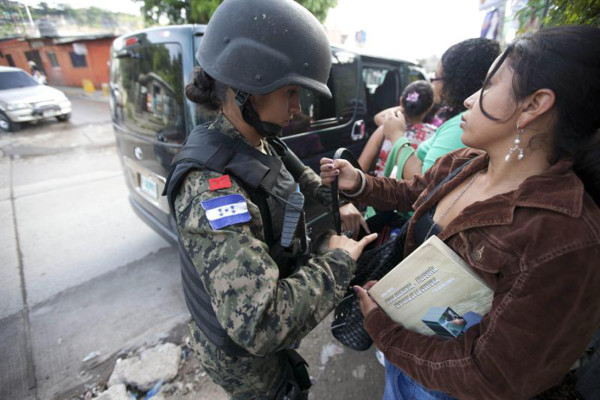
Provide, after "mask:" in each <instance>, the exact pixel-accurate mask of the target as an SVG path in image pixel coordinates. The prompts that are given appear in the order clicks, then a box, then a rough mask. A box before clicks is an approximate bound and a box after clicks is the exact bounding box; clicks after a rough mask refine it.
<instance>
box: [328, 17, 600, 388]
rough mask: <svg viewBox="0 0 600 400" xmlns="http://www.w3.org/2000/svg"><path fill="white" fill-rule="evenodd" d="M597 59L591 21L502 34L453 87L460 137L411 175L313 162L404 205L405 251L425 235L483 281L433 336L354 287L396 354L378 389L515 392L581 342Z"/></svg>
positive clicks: (598, 282) (594, 190) (593, 282)
mask: <svg viewBox="0 0 600 400" xmlns="http://www.w3.org/2000/svg"><path fill="white" fill-rule="evenodd" d="M598 71H600V29H597V28H592V27H584V26H567V27H559V28H550V29H544V30H541V31H539V32H537V33H536V34H534V35H530V36H524V37H521V38H519V39H517V40H516V41H515V42H514V43H513V44H511V45H510V46H509V47H508V48H507V49H506V51H505V52H504V53H503V54H502V55H501V56H500V57H499V58H498V59H497V60H496V62H495V63H494V65H493V66H492V67H491V71H490V73H489V74H488V77H487V78H486V81H485V82H484V85H483V88H482V89H481V91H479V92H477V93H475V94H473V95H472V96H471V97H469V98H468V99H466V100H465V106H466V107H467V109H468V111H467V112H466V113H465V115H464V116H463V122H462V124H461V127H462V128H463V130H464V133H463V135H462V141H463V142H464V143H465V144H466V145H467V146H469V147H470V148H467V149H462V150H458V151H456V152H454V153H451V154H449V155H447V156H445V157H443V158H441V159H440V160H438V162H437V163H436V164H435V165H434V167H433V168H431V169H430V170H429V171H428V172H427V173H426V174H425V175H424V176H418V177H415V178H414V179H413V180H411V181H395V180H387V179H384V178H373V177H368V176H364V175H363V174H361V173H359V171H358V170H355V169H354V168H352V167H351V166H350V164H349V163H347V162H346V161H343V160H336V161H332V160H330V159H323V160H322V161H321V178H322V180H323V182H324V183H326V184H327V183H330V182H331V181H332V180H333V179H334V178H335V177H336V176H337V177H338V179H339V188H340V189H341V190H344V191H346V192H345V193H346V194H347V195H348V196H351V198H352V199H354V200H357V201H359V202H361V203H366V204H369V205H373V206H375V207H376V208H378V209H382V210H386V209H387V210H389V209H397V210H400V211H403V212H406V211H410V210H411V209H414V211H415V213H414V216H413V218H412V220H411V223H410V226H409V229H408V233H407V238H406V243H405V250H404V252H405V255H407V254H409V253H410V252H411V251H413V250H414V249H415V248H416V247H418V245H419V244H420V243H422V242H423V241H424V240H425V239H426V238H427V237H429V236H430V235H434V234H435V235H438V237H439V238H440V239H442V240H443V241H444V242H445V243H446V244H448V245H449V246H450V247H451V248H452V249H453V250H454V251H455V252H457V253H458V254H459V255H460V256H461V257H462V258H463V259H464V260H465V261H467V263H468V264H469V265H470V266H471V267H472V268H473V270H474V271H475V272H476V273H477V274H479V276H481V278H483V279H484V280H485V281H486V282H487V283H488V284H489V285H490V287H491V288H492V289H493V291H494V299H493V304H492V308H491V310H490V312H489V313H488V314H486V315H484V316H483V319H482V320H481V322H480V323H479V324H477V325H475V326H473V327H471V328H470V329H468V330H467V331H466V332H465V333H464V334H462V335H461V336H459V337H457V338H452V339H448V340H446V339H442V338H440V337H436V336H425V335H422V334H418V333H415V332H411V331H409V330H407V329H405V328H404V327H403V326H402V325H401V324H397V323H394V322H393V321H392V320H391V319H390V318H389V317H388V316H387V315H386V314H385V313H384V312H383V311H382V310H381V309H380V308H379V307H378V306H377V305H376V304H375V303H374V302H373V300H372V299H371V298H370V297H369V296H368V294H367V292H366V290H365V289H368V288H369V287H370V286H371V283H369V284H367V285H366V286H365V287H364V288H359V287H356V288H355V290H357V292H358V294H359V297H360V299H361V309H362V311H363V314H364V315H365V327H366V329H367V331H368V332H369V334H370V335H371V337H372V338H373V339H374V341H375V344H376V345H377V347H378V348H379V349H380V350H381V351H383V353H384V354H385V356H386V359H387V360H388V362H389V363H391V364H393V365H395V367H394V366H391V367H389V368H387V371H388V378H392V380H390V379H388V381H387V383H386V393H385V395H384V398H385V399H408V398H414V399H430V398H449V397H456V398H460V399H527V398H531V397H532V396H534V395H536V394H538V393H540V392H542V391H544V390H545V389H547V388H550V387H552V386H553V385H555V384H556V383H558V382H559V381H560V380H561V378H562V377H563V376H564V374H565V373H566V372H567V371H568V370H569V368H570V367H571V366H572V365H573V364H574V363H575V362H576V361H577V359H578V357H579V356H581V354H582V353H583V352H584V350H585V349H586V346H587V345H588V343H589V341H590V340H591V339H592V337H593V335H594V333H595V332H596V330H597V329H598V327H599V326H600V307H599V304H600V265H599V260H600V208H599V206H598V204H599V203H600V138H599V128H600V96H599V94H600V74H599V73H598ZM466 162H469V164H468V165H466V166H465V167H464V168H463V169H462V171H460V172H459V173H458V175H456V176H455V177H454V178H453V179H451V180H450V181H448V182H447V183H445V184H443V185H442V186H441V188H440V189H439V190H438V191H437V192H435V194H434V195H433V196H432V197H431V198H429V199H427V200H426V197H427V193H428V192H429V191H431V190H432V189H433V188H434V187H435V186H436V185H437V184H438V183H440V182H441V181H442V180H443V179H444V178H445V177H446V176H447V175H448V174H449V173H450V172H451V171H453V170H455V169H456V168H458V167H459V166H461V165H463V164H465V163H466ZM557 316H560V317H557ZM391 364H390V365H391ZM396 367H397V368H396ZM392 370H395V371H397V374H395V375H392V374H389V372H390V371H392ZM407 390H408V391H410V396H411V397H407Z"/></svg>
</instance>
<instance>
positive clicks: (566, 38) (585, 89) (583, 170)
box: [479, 25, 600, 204]
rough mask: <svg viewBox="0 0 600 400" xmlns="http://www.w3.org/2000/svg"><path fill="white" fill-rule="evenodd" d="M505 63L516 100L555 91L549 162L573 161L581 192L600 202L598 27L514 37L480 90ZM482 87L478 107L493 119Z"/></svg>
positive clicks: (565, 28) (599, 50)
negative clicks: (485, 102) (512, 72)
mask: <svg viewBox="0 0 600 400" xmlns="http://www.w3.org/2000/svg"><path fill="white" fill-rule="evenodd" d="M504 62H507V63H508V66H509V67H510V68H511V69H512V70H513V71H514V74H513V82H512V91H513V96H514V99H515V100H516V101H519V100H522V99H524V98H525V97H526V96H528V95H530V94H532V93H534V92H535V91H536V90H539V89H550V90H552V91H553V92H554V95H555V100H554V105H553V108H552V111H553V113H554V115H553V121H554V126H553V129H552V141H551V143H552V154H551V159H550V162H551V163H554V162H556V161H557V160H559V159H562V158H569V159H572V160H573V161H574V165H573V170H574V171H575V172H576V173H577V175H578V176H579V178H580V179H581V180H582V181H583V183H584V185H585V189H586V191H587V192H588V193H589V194H590V195H591V196H592V197H593V199H594V201H595V202H596V204H600V112H598V110H600V96H599V95H598V94H599V93H600V73H599V72H598V71H600V29H598V28H595V27H591V26H584V25H580V26H575V25H573V26H561V27H553V28H546V29H542V30H540V31H538V32H537V33H534V34H530V35H525V36H522V37H520V38H518V39H517V40H516V41H514V42H513V43H512V44H511V45H509V46H508V47H507V49H506V50H505V52H504V54H502V57H501V58H500V59H499V60H498V62H497V63H496V65H495V66H494V68H493V70H492V71H491V72H490V74H489V75H488V77H487V78H486V79H485V82H484V83H483V88H485V87H486V86H487V84H488V82H489V81H490V79H491V78H492V77H493V76H494V74H495V73H496V72H497V71H498V69H499V68H500V66H501V65H502V64H503V63H504ZM483 88H482V95H480V96H479V106H480V107H481V111H482V113H483V114H484V115H485V116H486V117H487V118H489V119H492V120H498V118H496V117H494V116H492V115H490V114H489V113H488V112H486V111H485V109H484V108H483V104H482V98H483Z"/></svg>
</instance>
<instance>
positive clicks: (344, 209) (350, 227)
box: [340, 203, 371, 240]
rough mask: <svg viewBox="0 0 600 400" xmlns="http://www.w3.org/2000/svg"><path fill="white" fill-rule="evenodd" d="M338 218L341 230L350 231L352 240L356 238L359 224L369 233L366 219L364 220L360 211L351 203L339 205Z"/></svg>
mask: <svg viewBox="0 0 600 400" xmlns="http://www.w3.org/2000/svg"><path fill="white" fill-rule="evenodd" d="M340 219H341V221H342V230H343V231H351V232H352V237H353V238H354V240H356V239H357V238H358V232H359V231H360V227H361V226H362V227H363V229H364V230H365V232H367V233H371V230H370V229H369V225H367V221H365V219H364V218H363V216H362V214H361V213H360V211H358V209H357V208H356V207H354V204H352V203H348V204H344V205H343V206H341V207H340Z"/></svg>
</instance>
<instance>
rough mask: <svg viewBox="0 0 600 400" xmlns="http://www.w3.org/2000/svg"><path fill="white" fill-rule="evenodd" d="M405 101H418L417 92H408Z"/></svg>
mask: <svg viewBox="0 0 600 400" xmlns="http://www.w3.org/2000/svg"><path fill="white" fill-rule="evenodd" d="M406 101H407V102H409V103H416V102H417V101H419V93H417V92H410V93H409V94H408V95H407V96H406Z"/></svg>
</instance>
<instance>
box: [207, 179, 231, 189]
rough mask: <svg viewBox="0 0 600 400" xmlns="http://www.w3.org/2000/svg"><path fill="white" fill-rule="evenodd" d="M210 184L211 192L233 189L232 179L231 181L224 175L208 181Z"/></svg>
mask: <svg viewBox="0 0 600 400" xmlns="http://www.w3.org/2000/svg"><path fill="white" fill-rule="evenodd" d="M208 183H209V184H210V191H211V192H212V191H213V190H218V189H227V188H230V187H231V179H229V175H223V176H220V177H218V178H212V179H209V180H208Z"/></svg>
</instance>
